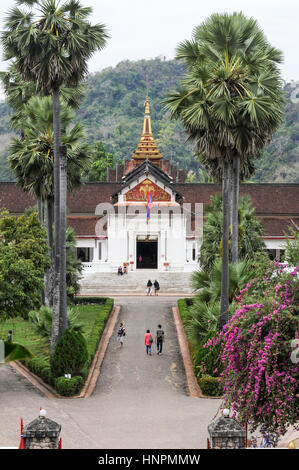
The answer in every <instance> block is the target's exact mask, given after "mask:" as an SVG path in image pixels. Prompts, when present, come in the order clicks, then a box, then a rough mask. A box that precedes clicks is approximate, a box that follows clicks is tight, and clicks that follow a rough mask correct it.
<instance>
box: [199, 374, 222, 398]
mask: <svg viewBox="0 0 299 470" xmlns="http://www.w3.org/2000/svg"><path fill="white" fill-rule="evenodd" d="M199 386H200V388H201V390H202V392H203V393H204V394H205V395H209V396H211V397H219V396H221V394H222V387H221V385H220V383H219V377H211V376H210V375H204V376H202V377H201V379H199Z"/></svg>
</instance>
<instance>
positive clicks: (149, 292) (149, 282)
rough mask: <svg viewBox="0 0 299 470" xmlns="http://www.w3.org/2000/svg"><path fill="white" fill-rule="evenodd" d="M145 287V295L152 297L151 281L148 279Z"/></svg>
mask: <svg viewBox="0 0 299 470" xmlns="http://www.w3.org/2000/svg"><path fill="white" fill-rule="evenodd" d="M146 286H147V294H146V295H152V286H153V283H152V281H151V280H150V279H149V280H148V281H147V284H146Z"/></svg>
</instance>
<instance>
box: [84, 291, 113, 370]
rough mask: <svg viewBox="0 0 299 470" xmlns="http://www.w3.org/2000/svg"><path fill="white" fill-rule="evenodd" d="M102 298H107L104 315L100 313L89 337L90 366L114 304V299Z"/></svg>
mask: <svg viewBox="0 0 299 470" xmlns="http://www.w3.org/2000/svg"><path fill="white" fill-rule="evenodd" d="M95 298H98V299H100V298H101V297H95ZM102 299H105V307H104V308H103V310H102V315H100V316H99V317H98V318H97V319H96V321H95V322H94V325H93V328H92V330H91V332H90V334H89V337H88V344H87V350H88V355H89V358H88V366H89V365H90V364H91V362H92V360H93V358H94V355H95V352H96V349H97V346H98V344H99V341H100V338H101V335H102V332H103V330H104V328H105V324H106V322H107V319H108V318H109V315H110V313H111V311H112V309H113V305H114V300H113V299H110V298H104V297H102Z"/></svg>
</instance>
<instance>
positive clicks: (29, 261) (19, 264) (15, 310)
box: [0, 210, 49, 317]
mask: <svg viewBox="0 0 299 470" xmlns="http://www.w3.org/2000/svg"><path fill="white" fill-rule="evenodd" d="M0 236H1V238H0V311H1V314H2V315H7V316H15V315H21V316H23V317H27V315H28V312H29V310H31V309H35V308H38V307H39V306H40V304H41V292H42V288H43V275H44V272H45V270H46V268H47V267H48V266H49V259H48V255H47V252H48V248H47V241H46V240H47V236H46V231H45V229H44V228H43V227H42V226H41V224H40V221H39V219H38V216H37V213H36V212H35V211H32V210H31V211H27V212H26V213H25V214H23V215H21V216H20V217H15V216H10V215H9V214H8V213H7V212H6V213H3V214H2V217H1V219H0Z"/></svg>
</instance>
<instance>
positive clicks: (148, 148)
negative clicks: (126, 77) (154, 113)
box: [132, 84, 163, 161]
mask: <svg viewBox="0 0 299 470" xmlns="http://www.w3.org/2000/svg"><path fill="white" fill-rule="evenodd" d="M144 107H145V113H144V119H143V130H142V135H141V138H140V141H139V144H138V146H137V149H136V151H135V153H133V154H132V158H133V159H134V160H139V161H140V160H146V159H147V158H148V159H149V160H161V158H163V154H162V153H160V152H159V149H158V148H157V145H156V143H155V139H154V137H153V133H152V125H151V116H150V108H149V99H148V84H147V87H146V98H145V103H144Z"/></svg>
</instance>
